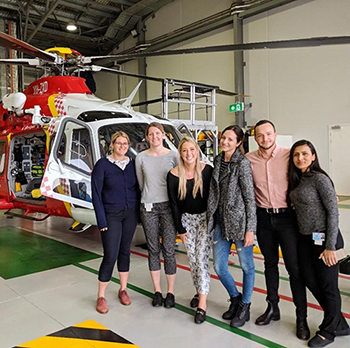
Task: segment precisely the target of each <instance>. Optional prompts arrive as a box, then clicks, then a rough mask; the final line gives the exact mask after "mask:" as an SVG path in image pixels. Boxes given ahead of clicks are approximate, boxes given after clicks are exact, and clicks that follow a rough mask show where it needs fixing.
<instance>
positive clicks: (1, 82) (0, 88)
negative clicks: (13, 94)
mask: <svg viewBox="0 0 350 348" xmlns="http://www.w3.org/2000/svg"><path fill="white" fill-rule="evenodd" d="M5 27H6V23H5V20H4V19H2V18H0V31H1V32H3V33H5V32H6V30H5V29H6V28H5ZM0 58H3V59H5V58H7V56H6V48H5V47H0ZM5 94H7V88H6V65H5V64H0V100H2V98H3V97H4V95H5Z"/></svg>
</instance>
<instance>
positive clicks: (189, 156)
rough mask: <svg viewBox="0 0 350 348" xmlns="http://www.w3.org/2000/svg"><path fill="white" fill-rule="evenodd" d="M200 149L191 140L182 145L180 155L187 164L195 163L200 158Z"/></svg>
mask: <svg viewBox="0 0 350 348" xmlns="http://www.w3.org/2000/svg"><path fill="white" fill-rule="evenodd" d="M198 154H199V151H198V149H197V147H196V146H195V145H194V144H192V142H190V141H186V142H184V143H183V144H182V146H181V151H180V156H181V158H182V159H183V161H184V162H185V164H192V163H195V162H196V160H197V158H198Z"/></svg>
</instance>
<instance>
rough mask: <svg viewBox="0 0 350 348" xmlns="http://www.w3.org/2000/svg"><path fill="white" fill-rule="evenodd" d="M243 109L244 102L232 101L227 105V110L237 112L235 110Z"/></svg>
mask: <svg viewBox="0 0 350 348" xmlns="http://www.w3.org/2000/svg"><path fill="white" fill-rule="evenodd" d="M243 110H244V103H234V104H230V105H229V106H228V111H229V112H237V111H243Z"/></svg>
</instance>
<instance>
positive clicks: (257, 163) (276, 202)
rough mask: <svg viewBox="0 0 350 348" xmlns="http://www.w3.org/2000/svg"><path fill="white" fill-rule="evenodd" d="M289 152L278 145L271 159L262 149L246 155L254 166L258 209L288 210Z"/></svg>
mask: <svg viewBox="0 0 350 348" xmlns="http://www.w3.org/2000/svg"><path fill="white" fill-rule="evenodd" d="M289 152H290V151H289V149H287V148H283V147H280V146H278V145H277V144H276V147H275V149H274V150H273V152H272V155H271V157H270V158H265V157H264V156H263V153H262V152H261V151H260V149H258V150H256V151H253V152H249V153H247V154H246V157H247V158H248V159H249V161H250V163H251V165H252V171H253V180H254V188H255V197H256V204H257V206H258V207H260V208H287V190H288V161H289Z"/></svg>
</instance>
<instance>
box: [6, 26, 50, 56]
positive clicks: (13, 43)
mask: <svg viewBox="0 0 350 348" xmlns="http://www.w3.org/2000/svg"><path fill="white" fill-rule="evenodd" d="M0 46H3V47H6V48H8V49H10V50H15V51H20V52H23V53H26V54H28V55H30V56H32V57H35V58H40V59H43V60H46V61H49V62H55V61H56V60H57V57H56V55H55V54H52V53H49V52H45V51H42V50H40V49H38V48H36V47H34V46H32V45H29V44H27V43H26V42H24V41H21V40H18V39H16V38H14V37H12V36H10V35H7V34H5V33H3V32H0Z"/></svg>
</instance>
